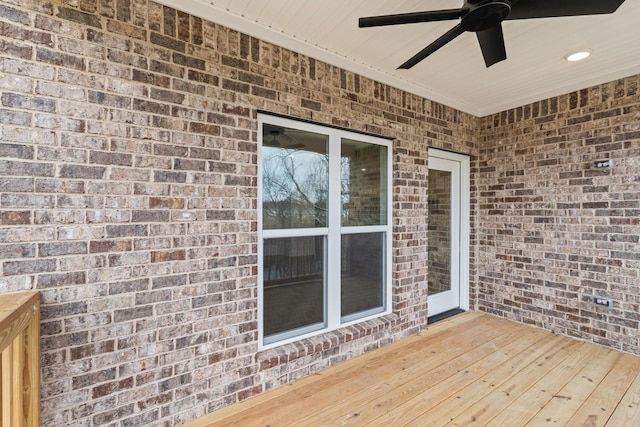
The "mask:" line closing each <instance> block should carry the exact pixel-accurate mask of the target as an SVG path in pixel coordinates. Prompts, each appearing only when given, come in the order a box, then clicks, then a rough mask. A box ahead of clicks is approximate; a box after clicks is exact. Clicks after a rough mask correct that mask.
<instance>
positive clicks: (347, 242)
mask: <svg viewBox="0 0 640 427" xmlns="http://www.w3.org/2000/svg"><path fill="white" fill-rule="evenodd" d="M341 246H342V247H341V257H342V261H341V276H342V290H341V291H342V292H341V294H342V303H341V307H342V309H341V311H342V313H341V314H342V316H343V317H344V316H349V315H353V314H355V313H362V312H367V313H366V314H369V313H370V310H372V309H380V310H382V309H383V307H384V298H383V295H384V274H383V271H384V268H383V265H384V264H383V259H384V255H383V254H384V248H383V246H384V235H383V233H366V234H365V233H363V234H345V235H343V236H342V245H341Z"/></svg>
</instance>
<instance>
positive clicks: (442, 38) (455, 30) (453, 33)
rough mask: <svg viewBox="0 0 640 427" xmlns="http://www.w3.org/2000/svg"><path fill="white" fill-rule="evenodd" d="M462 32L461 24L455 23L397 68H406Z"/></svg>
mask: <svg viewBox="0 0 640 427" xmlns="http://www.w3.org/2000/svg"><path fill="white" fill-rule="evenodd" d="M462 33H464V30H463V29H462V26H461V25H460V24H458V25H456V26H455V27H453V28H452V29H450V30H449V31H447V32H446V33H444V34H443V35H442V36H440V37H439V38H438V39H437V40H436V41H434V42H433V43H431V44H430V45H429V46H427V47H425V48H424V49H422V50H421V51H420V52H418V53H417V54H415V55H414V56H413V57H411V59H409V60H408V61H407V62H405V63H404V64H402V65H401V66H399V67H398V70H408V69H409V68H411V67H413V66H414V65H416V64H417V63H418V62H420V61H422V60H423V59H425V58H426V57H427V56H429V55H431V54H432V53H433V52H435V51H436V50H438V49H440V48H441V47H442V46H444V45H446V44H447V43H449V42H450V41H451V40H453V39H455V38H456V37H458V36H459V35H460V34H462Z"/></svg>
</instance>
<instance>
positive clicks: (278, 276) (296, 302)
mask: <svg viewBox="0 0 640 427" xmlns="http://www.w3.org/2000/svg"><path fill="white" fill-rule="evenodd" d="M324 242H325V238H324V236H311V237H287V238H280V239H265V240H264V262H263V265H264V271H263V277H264V322H263V324H264V334H265V336H269V335H273V334H277V333H281V332H286V331H290V330H293V329H298V328H302V327H307V326H310V325H316V324H318V325H320V327H321V326H323V325H324V317H325V316H324V314H325V308H324V307H325V297H324V293H325V291H324V289H325V286H324V282H325V279H324V275H325V268H324V263H323V258H324Z"/></svg>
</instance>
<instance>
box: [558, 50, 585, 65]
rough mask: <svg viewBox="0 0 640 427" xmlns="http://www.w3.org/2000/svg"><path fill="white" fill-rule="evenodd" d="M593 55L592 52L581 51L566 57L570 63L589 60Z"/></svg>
mask: <svg viewBox="0 0 640 427" xmlns="http://www.w3.org/2000/svg"><path fill="white" fill-rule="evenodd" d="M590 55H591V52H589V51H588V50H581V51H579V52H570V53H567V54H566V55H565V56H564V59H566V60H567V61H569V62H576V61H582V60H583V59H587V58H588V57H589V56H590Z"/></svg>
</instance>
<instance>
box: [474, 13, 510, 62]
mask: <svg viewBox="0 0 640 427" xmlns="http://www.w3.org/2000/svg"><path fill="white" fill-rule="evenodd" d="M476 35H477V36H478V43H480V49H482V56H483V57H484V63H485V64H486V65H487V68H489V67H491V66H492V65H493V64H495V63H496V62H500V61H504V60H505V59H507V50H506V49H505V46H504V35H503V34H502V24H501V23H498V25H496V26H494V27H491V28H489V29H488V30H484V31H478V32H476Z"/></svg>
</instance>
